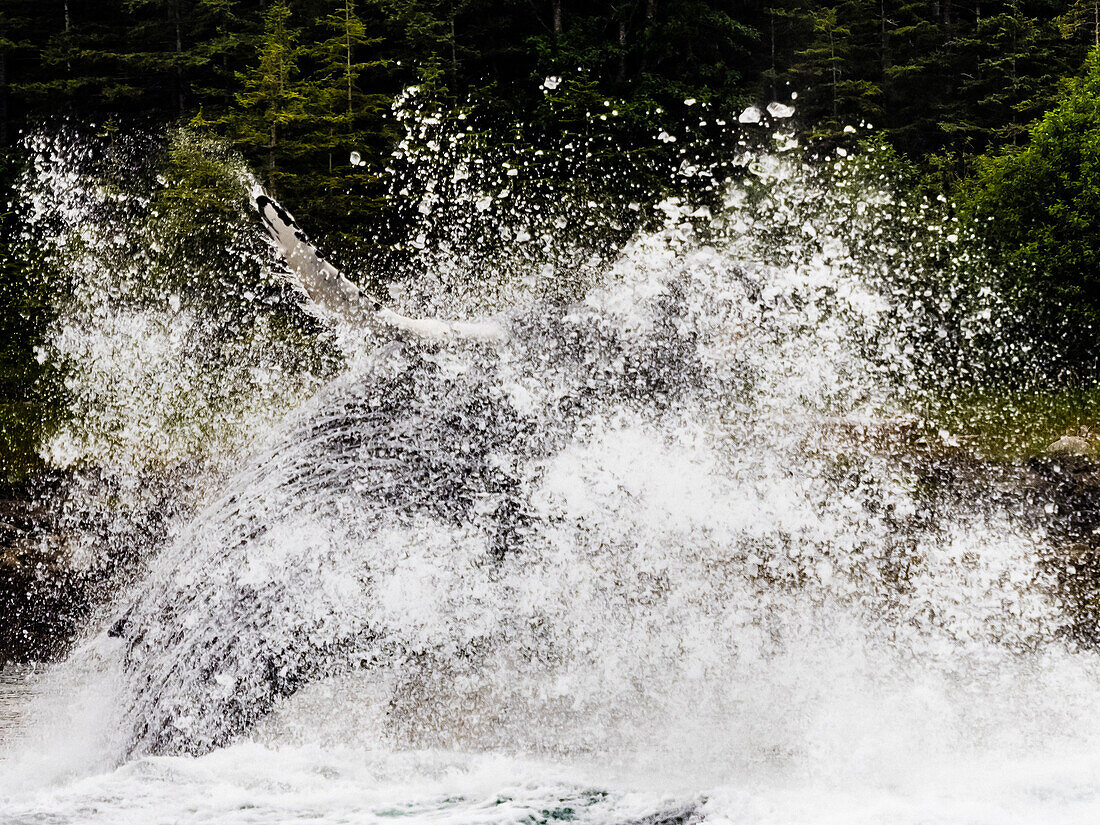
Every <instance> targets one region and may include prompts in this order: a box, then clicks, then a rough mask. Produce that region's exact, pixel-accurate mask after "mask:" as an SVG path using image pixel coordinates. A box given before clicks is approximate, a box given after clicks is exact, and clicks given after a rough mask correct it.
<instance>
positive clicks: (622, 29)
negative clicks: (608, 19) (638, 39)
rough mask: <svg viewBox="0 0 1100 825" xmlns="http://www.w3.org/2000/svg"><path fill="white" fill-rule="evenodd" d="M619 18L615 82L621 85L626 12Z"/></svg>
mask: <svg viewBox="0 0 1100 825" xmlns="http://www.w3.org/2000/svg"><path fill="white" fill-rule="evenodd" d="M622 14H623V16H622V17H620V18H619V70H618V72H617V73H616V77H615V82H616V83H618V84H619V85H622V84H623V83H624V82H625V81H626V11H625V9H624V10H623V12H622Z"/></svg>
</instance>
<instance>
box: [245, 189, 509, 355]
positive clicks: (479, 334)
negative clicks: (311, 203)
mask: <svg viewBox="0 0 1100 825" xmlns="http://www.w3.org/2000/svg"><path fill="white" fill-rule="evenodd" d="M252 202H253V204H254V205H255V206H256V209H257V211H258V212H259V213H260V219H261V220H262V221H263V224H264V228H265V229H266V230H267V234H268V235H269V236H270V237H271V240H272V243H273V244H274V246H275V249H276V251H278V253H279V255H280V256H281V257H282V259H283V260H284V261H285V262H286V265H287V269H288V272H286V273H284V277H286V279H287V280H288V281H289V282H290V283H292V284H293V285H294V286H296V287H298V288H299V289H300V290H301V291H302V292H303V293H305V295H306V297H307V299H308V301H309V304H308V305H307V306H308V309H309V310H310V311H311V312H313V313H314V314H315V315H317V316H318V317H320V318H322V319H323V320H327V321H331V322H336V323H345V324H350V325H352V326H373V325H378V324H381V325H384V326H386V327H390V328H392V329H395V330H401V331H403V332H407V333H410V334H412V335H416V336H418V337H421V338H428V339H433V340H446V339H448V338H461V339H466V340H474V341H488V342H495V341H503V340H505V339H506V338H507V333H506V332H505V331H504V329H503V328H502V327H501V326H500V325H499V324H497V323H495V322H493V321H442V320H439V319H436V318H409V317H407V316H404V315H401V314H399V313H397V312H394V311H393V310H391V309H388V308H385V307H383V306H382V302H381V301H379V300H378V299H377V298H374V297H373V296H371V295H369V294H367V293H365V292H363V291H362V290H361V289H359V287H357V286H356V285H355V284H353V283H352V282H351V281H349V280H348V279H347V278H345V277H344V276H343V274H341V272H340V270H338V269H337V268H336V267H335V266H333V265H332V264H331V263H330V262H329V261H327V260H326V259H325V257H324V256H323V255H322V254H321V253H320V252H319V251H318V250H317V247H315V246H314V245H313V244H312V243H310V241H309V238H308V237H307V236H306V234H305V232H303V231H302V230H301V228H299V226H298V224H297V223H296V222H295V221H294V218H293V216H292V215H291V214H290V213H289V212H287V211H286V210H285V209H283V207H282V206H280V205H279V203H278V202H277V201H275V199H274V198H272V197H271V196H269V195H268V194H267V193H266V192H264V191H263V189H261V188H260V187H258V186H257V187H255V188H254V189H253V190H252Z"/></svg>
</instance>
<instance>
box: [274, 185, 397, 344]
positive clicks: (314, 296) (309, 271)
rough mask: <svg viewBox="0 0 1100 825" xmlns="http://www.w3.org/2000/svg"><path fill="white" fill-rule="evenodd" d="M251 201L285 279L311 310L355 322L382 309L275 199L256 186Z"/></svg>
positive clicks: (321, 314)
mask: <svg viewBox="0 0 1100 825" xmlns="http://www.w3.org/2000/svg"><path fill="white" fill-rule="evenodd" d="M252 202H253V204H254V205H255V206H256V210H257V211H258V212H259V213H260V219H261V221H262V222H263V225H264V229H265V230H267V234H268V236H269V237H270V238H271V240H272V242H273V244H274V246H275V249H276V251H277V252H278V253H279V255H280V257H282V259H283V260H284V261H285V262H286V265H287V268H288V269H289V272H288V273H287V276H288V277H287V280H288V281H289V282H290V283H292V284H293V285H294V286H296V287H298V288H299V289H301V290H302V291H303V292H304V293H305V295H306V297H307V299H308V300H309V302H310V304H312V306H311V307H309V309H310V310H311V311H313V312H314V313H315V314H317V315H319V316H321V317H332V318H334V319H337V320H343V321H345V322H352V323H355V322H358V321H361V320H363V318H364V316H365V315H367V314H369V313H373V312H377V311H378V310H380V309H381V308H382V304H381V302H380V301H378V300H377V299H376V298H373V297H372V296H370V295H368V294H366V293H364V292H363V291H362V290H360V289H359V287H357V286H356V285H355V284H353V283H352V282H351V281H349V280H348V279H347V278H345V277H344V276H343V275H342V274H341V273H340V270H338V269H337V268H336V267H335V266H333V265H332V263H330V262H329V261H328V260H327V259H326V258H325V257H324V255H322V254H321V252H320V251H319V250H318V249H317V247H315V246H314V245H313V244H312V243H311V242H310V240H309V237H308V236H307V235H306V233H305V232H303V231H302V229H301V228H300V227H299V226H298V224H297V222H296V221H295V220H294V217H293V216H292V215H291V214H290V213H289V212H287V211H286V209H284V208H283V207H282V206H281V205H280V204H279V202H278V201H276V200H275V199H274V198H272V197H271V196H270V195H268V194H267V193H266V192H264V191H263V189H261V188H259V187H256V189H254V190H253V192H252Z"/></svg>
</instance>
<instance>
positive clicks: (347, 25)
mask: <svg viewBox="0 0 1100 825" xmlns="http://www.w3.org/2000/svg"><path fill="white" fill-rule="evenodd" d="M352 2H353V0H344V34H345V36H346V40H345V42H346V44H347V55H346V57H347V64H346V65H347V75H348V132H349V133H350V132H351V4H352ZM331 169H332V156H331V155H330V156H329V170H330V171H331Z"/></svg>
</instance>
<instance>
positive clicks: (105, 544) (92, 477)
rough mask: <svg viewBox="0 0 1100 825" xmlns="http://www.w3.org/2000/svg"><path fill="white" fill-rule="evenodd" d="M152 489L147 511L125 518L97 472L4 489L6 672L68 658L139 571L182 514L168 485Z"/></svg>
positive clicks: (1, 598)
mask: <svg viewBox="0 0 1100 825" xmlns="http://www.w3.org/2000/svg"><path fill="white" fill-rule="evenodd" d="M89 488H94V489H95V490H96V491H97V493H96V495H94V496H88V495H85V494H84V493H85V492H86V491H87V490H88V489H89ZM149 490H150V494H149V495H148V496H147V497H146V500H145V506H144V507H143V508H142V512H140V513H127V514H126V517H124V518H118V517H117V516H118V512H117V509H115V508H116V505H117V502H118V500H119V497H118V496H117V495H115V493H116V492H117V491H115V490H113V489H112V484H111V482H109V481H107V480H105V479H103V478H102V477H100V476H98V475H97V474H84V475H78V474H66V475H49V476H43V477H39V478H35V479H32V480H29V481H25V482H22V483H18V484H12V483H7V484H2V485H0V666H2V665H3V664H5V663H8V662H34V661H49V660H51V659H54V658H56V657H58V656H61V655H63V654H64V653H65V652H66V651H67V650H68V648H69V646H70V644H71V643H72V641H73V639H74V638H75V636H76V634H77V633H78V632H79V631H80V629H81V628H82V627H83V626H84V625H85V623H86V622H87V620H88V618H89V616H90V615H91V613H92V611H93V610H94V609H95V607H96V606H97V605H99V604H101V603H103V602H104V601H105V600H107V599H109V598H110V596H111V595H112V594H113V593H114V592H115V591H116V590H117V588H118V587H119V586H120V585H121V584H122V583H123V582H125V581H127V580H128V579H129V577H130V576H131V575H132V574H133V573H134V572H135V571H136V569H137V566H138V564H139V563H140V559H141V558H142V556H143V552H142V551H143V549H145V548H148V547H151V546H155V544H156V543H157V542H159V541H160V540H161V538H162V537H163V536H164V533H165V530H166V527H167V524H168V522H169V520H170V519H171V517H172V516H173V514H175V513H177V512H178V511H179V505H178V504H176V503H174V502H175V498H174V497H173V496H172V495H170V494H169V492H168V490H167V488H166V487H165V484H164V483H163V481H158V482H155V483H151V484H150V485H149ZM89 502H94V504H89Z"/></svg>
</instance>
